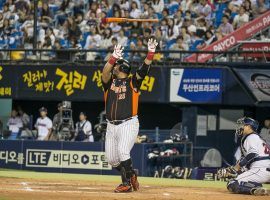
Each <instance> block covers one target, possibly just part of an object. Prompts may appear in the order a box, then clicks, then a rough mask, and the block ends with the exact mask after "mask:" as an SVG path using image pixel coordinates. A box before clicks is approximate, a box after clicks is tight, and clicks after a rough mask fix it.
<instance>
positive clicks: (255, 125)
mask: <svg viewBox="0 0 270 200" xmlns="http://www.w3.org/2000/svg"><path fill="white" fill-rule="evenodd" d="M236 124H237V128H236V134H237V135H238V136H242V134H243V130H244V126H246V125H249V126H250V127H251V128H252V130H253V131H254V132H257V130H258V128H259V123H258V122H257V121H256V120H254V119H252V118H250V117H243V118H240V119H238V120H237V121H236Z"/></svg>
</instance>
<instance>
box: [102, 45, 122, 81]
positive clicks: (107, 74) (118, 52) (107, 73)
mask: <svg viewBox="0 0 270 200" xmlns="http://www.w3.org/2000/svg"><path fill="white" fill-rule="evenodd" d="M123 50H124V47H122V46H121V45H120V44H118V45H116V46H115V47H114V51H113V54H112V55H111V57H110V58H109V60H108V61H107V63H106V64H105V66H104V68H103V71H102V81H103V83H105V84H106V83H108V82H109V81H110V79H111V76H112V74H111V72H112V69H113V65H114V64H115V62H116V61H117V60H118V59H119V58H121V57H122V56H123Z"/></svg>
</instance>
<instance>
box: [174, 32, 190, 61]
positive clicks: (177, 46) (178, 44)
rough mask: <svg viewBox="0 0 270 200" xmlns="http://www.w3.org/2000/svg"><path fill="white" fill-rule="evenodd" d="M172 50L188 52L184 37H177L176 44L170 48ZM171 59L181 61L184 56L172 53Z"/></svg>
mask: <svg viewBox="0 0 270 200" xmlns="http://www.w3.org/2000/svg"><path fill="white" fill-rule="evenodd" d="M170 50H178V51H187V50H188V45H187V44H186V43H185V42H184V40H183V36H178V37H177V39H176V43H175V44H173V45H172V46H171V47H170ZM181 56H182V57H181ZM169 57H170V58H173V59H180V58H182V59H183V55H181V54H180V53H170V55H169Z"/></svg>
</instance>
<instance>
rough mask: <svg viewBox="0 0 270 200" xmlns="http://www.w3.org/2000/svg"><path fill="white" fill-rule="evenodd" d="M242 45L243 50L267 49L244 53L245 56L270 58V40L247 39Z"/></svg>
mask: <svg viewBox="0 0 270 200" xmlns="http://www.w3.org/2000/svg"><path fill="white" fill-rule="evenodd" d="M241 43H242V45H241V47H240V49H241V50H242V51H253V52H256V51H265V52H266V53H264V52H260V53H244V54H243V56H246V57H254V58H270V42H260V41H245V42H241Z"/></svg>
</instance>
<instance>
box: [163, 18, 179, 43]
mask: <svg viewBox="0 0 270 200" xmlns="http://www.w3.org/2000/svg"><path fill="white" fill-rule="evenodd" d="M167 24H168V29H167V36H166V37H167V39H168V40H173V39H176V38H177V37H178V36H179V29H178V28H177V26H175V24H174V20H173V18H168V19H167Z"/></svg>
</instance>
